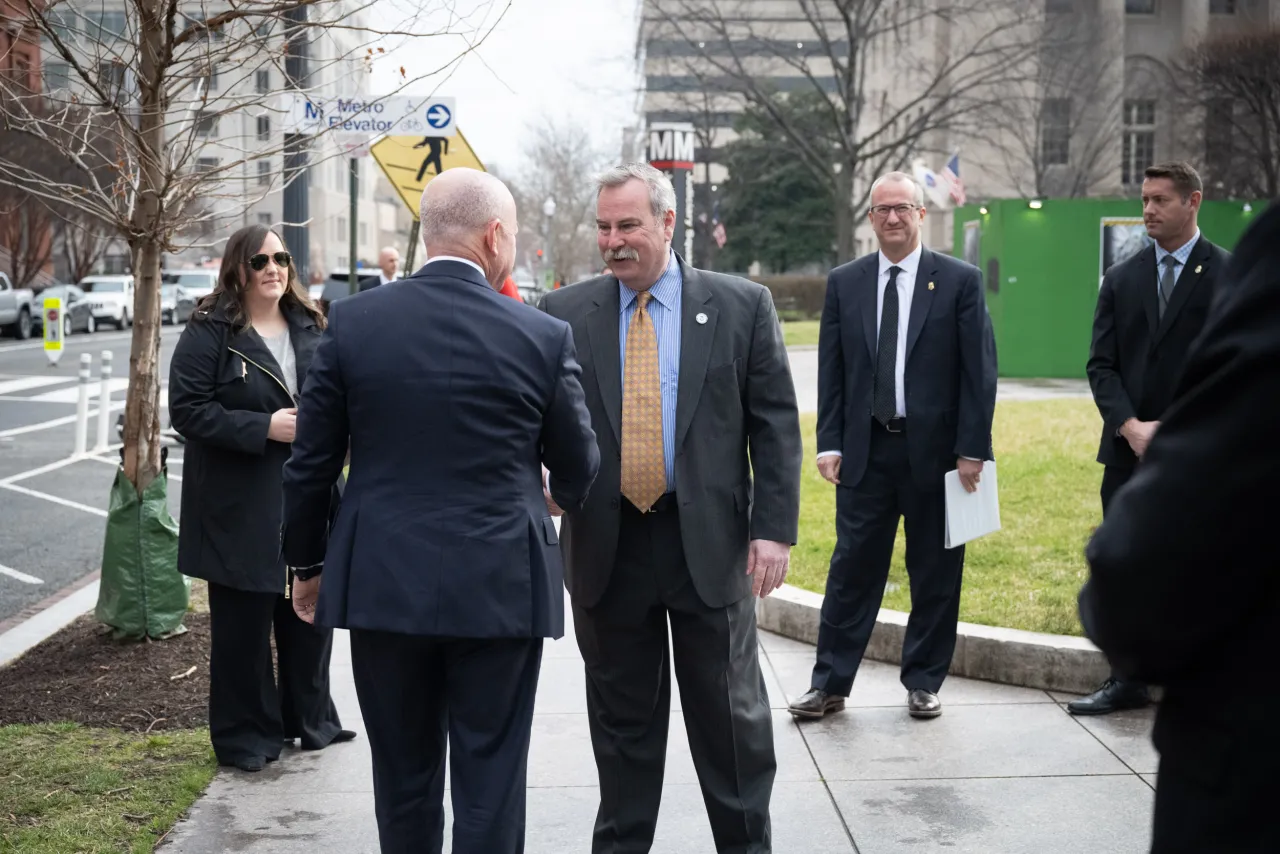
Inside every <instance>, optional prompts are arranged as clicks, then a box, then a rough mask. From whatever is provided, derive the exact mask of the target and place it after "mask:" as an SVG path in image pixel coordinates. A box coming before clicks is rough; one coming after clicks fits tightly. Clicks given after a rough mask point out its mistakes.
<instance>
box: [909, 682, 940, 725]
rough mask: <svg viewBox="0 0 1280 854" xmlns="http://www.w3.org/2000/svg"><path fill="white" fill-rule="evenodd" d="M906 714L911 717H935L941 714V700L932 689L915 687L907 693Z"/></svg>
mask: <svg viewBox="0 0 1280 854" xmlns="http://www.w3.org/2000/svg"><path fill="white" fill-rule="evenodd" d="M907 714H909V715H911V717H913V718H936V717H937V716H938V715H940V714H942V701H941V700H939V699H938V695H937V694H935V693H933V692H932V691H925V690H924V689H922V688H917V689H916V690H914V691H911V692H910V693H908V694H907Z"/></svg>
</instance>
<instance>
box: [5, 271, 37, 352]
mask: <svg viewBox="0 0 1280 854" xmlns="http://www.w3.org/2000/svg"><path fill="white" fill-rule="evenodd" d="M34 300H35V294H34V293H32V292H31V291H29V290H27V289H26V288H15V287H14V286H13V283H12V282H11V281H9V277H8V275H6V274H4V273H0V329H3V330H4V331H5V332H6V333H7V334H9V335H12V336H13V337H14V338H18V339H21V340H26V339H27V338H30V337H31V325H32V323H33V322H34V320H35V317H36V315H38V314H39V313H40V312H39V311H38V310H37V309H36V307H35V304H34Z"/></svg>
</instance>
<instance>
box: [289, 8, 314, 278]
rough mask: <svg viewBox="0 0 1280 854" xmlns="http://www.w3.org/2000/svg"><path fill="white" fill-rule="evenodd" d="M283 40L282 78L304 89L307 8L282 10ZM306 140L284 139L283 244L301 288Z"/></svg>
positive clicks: (307, 201) (307, 258) (307, 248)
mask: <svg viewBox="0 0 1280 854" xmlns="http://www.w3.org/2000/svg"><path fill="white" fill-rule="evenodd" d="M283 17H284V19H285V21H286V22H287V23H286V25H285V38H286V39H287V40H288V45H289V50H288V53H287V54H285V58H284V75H285V80H286V83H287V85H288V87H289V88H290V89H291V90H293V91H299V90H305V89H306V88H307V87H308V86H309V85H310V83H311V80H310V78H311V74H310V70H309V69H308V62H307V54H308V52H309V51H308V47H307V29H306V25H307V7H306V6H304V5H299V6H296V7H294V8H292V9H289V10H287V11H285V13H284V15H283ZM307 159H308V158H307V137H306V136H305V135H304V134H300V133H288V134H285V137H284V182H285V183H284V211H283V219H284V221H285V223H286V225H285V226H284V242H285V244H286V245H287V246H288V247H289V251H290V253H292V255H293V266H294V269H296V270H297V271H298V279H299V280H300V281H301V282H302V286H303V287H304V288H305V287H306V286H307V285H309V284H310V283H311V278H310V275H311V273H310V270H311V234H310V226H308V225H303V224H302V223H306V222H307V220H309V219H311V188H310V181H311V178H310V175H309V172H308V169H307Z"/></svg>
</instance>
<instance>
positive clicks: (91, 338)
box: [0, 326, 185, 353]
mask: <svg viewBox="0 0 1280 854" xmlns="http://www.w3.org/2000/svg"><path fill="white" fill-rule="evenodd" d="M184 328H185V327H182V326H162V327H160V336H161V337H165V336H169V335H177V334H179V333H181V332H182V330H183V329H184ZM132 337H133V330H131V329H130V330H125V331H124V332H95V333H94V334H92V335H84V336H81V335H76V336H73V337H71V338H68V339H66V342H65V346H66V348H67V349H68V350H70V349H71V348H73V347H76V346H79V345H85V346H90V347H96V346H97V345H99V344H109V343H111V342H113V341H128V340H129V339H131V338H132ZM43 349H44V342H43V341H28V342H26V343H24V344H5V345H3V346H0V353H12V352H13V351H15V350H43Z"/></svg>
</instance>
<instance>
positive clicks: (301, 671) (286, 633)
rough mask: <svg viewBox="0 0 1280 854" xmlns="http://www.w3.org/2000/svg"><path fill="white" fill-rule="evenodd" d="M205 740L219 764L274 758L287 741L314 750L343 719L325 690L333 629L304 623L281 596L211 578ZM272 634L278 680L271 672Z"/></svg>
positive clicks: (340, 727) (330, 735)
mask: <svg viewBox="0 0 1280 854" xmlns="http://www.w3.org/2000/svg"><path fill="white" fill-rule="evenodd" d="M209 622H210V630H211V632H212V638H211V648H210V651H209V740H210V741H211V742H212V743H213V751H214V753H215V754H216V755H217V757H218V761H219V762H221V763H223V764H226V765H229V764H232V763H234V762H235V761H236V760H237V759H245V758H248V757H250V756H262V757H265V758H267V759H276V758H278V757H279V756H280V749H281V747H282V745H283V742H284V739H286V738H298V739H300V741H301V745H302V747H303V748H305V749H308V750H318V749H320V748H322V747H325V746H326V745H328V744H329V742H331V741H333V738H334V736H336V735H337V734H338V732H339V730H341V729H342V724H341V722H340V721H339V720H338V710H337V708H336V707H335V706H334V705H333V699H332V698H331V697H330V695H329V655H330V653H331V651H332V649H333V631H332V630H331V629H323V628H319V627H317V626H313V625H310V624H308V623H304V622H303V621H302V620H300V619H298V615H297V614H295V613H294V612H293V604H292V603H291V602H290V601H289V600H288V599H286V598H285V597H284V596H283V595H282V594H280V593H250V592H247V591H244V590H236V589H234V588H231V587H224V586H223V585H221V584H214V583H213V582H209ZM273 629H274V631H275V640H276V664H277V667H278V669H279V684H278V685H277V677H276V675H275V674H274V673H273V672H272V670H273V668H272V661H271V635H272V630H273Z"/></svg>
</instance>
